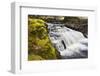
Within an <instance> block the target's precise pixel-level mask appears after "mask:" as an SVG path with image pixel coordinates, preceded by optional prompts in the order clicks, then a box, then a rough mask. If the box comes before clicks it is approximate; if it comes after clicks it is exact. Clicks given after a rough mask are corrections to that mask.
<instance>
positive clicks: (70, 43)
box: [47, 23, 88, 59]
mask: <svg viewBox="0 0 100 76" xmlns="http://www.w3.org/2000/svg"><path fill="white" fill-rule="evenodd" d="M47 25H48V30H49V38H50V40H51V42H52V44H53V46H54V47H55V48H56V49H57V51H58V52H59V53H60V55H61V58H62V59H73V58H87V57H88V38H86V37H84V35H83V34H82V33H81V32H79V31H76V30H73V29H70V28H67V27H66V26H64V24H53V23H47Z"/></svg>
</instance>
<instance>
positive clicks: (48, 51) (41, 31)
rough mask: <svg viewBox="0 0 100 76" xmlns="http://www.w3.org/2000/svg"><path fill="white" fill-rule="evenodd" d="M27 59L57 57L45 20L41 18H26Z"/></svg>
mask: <svg viewBox="0 0 100 76" xmlns="http://www.w3.org/2000/svg"><path fill="white" fill-rule="evenodd" d="M28 21H29V22H28V54H29V56H28V59H29V60H42V59H57V54H56V50H55V48H54V47H53V46H52V44H51V42H50V39H49V37H48V32H47V28H46V26H47V25H46V24H45V21H43V20H42V19H34V18H29V19H28Z"/></svg>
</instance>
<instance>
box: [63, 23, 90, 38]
mask: <svg viewBox="0 0 100 76" xmlns="http://www.w3.org/2000/svg"><path fill="white" fill-rule="evenodd" d="M65 26H66V27H69V28H71V29H73V30H76V31H80V32H82V33H83V35H84V36H85V37H87V36H88V25H87V24H80V25H75V24H67V23H66V24H65Z"/></svg>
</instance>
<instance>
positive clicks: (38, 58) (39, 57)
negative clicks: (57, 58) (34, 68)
mask: <svg viewBox="0 0 100 76" xmlns="http://www.w3.org/2000/svg"><path fill="white" fill-rule="evenodd" d="M28 60H29V61H32V60H44V59H43V58H42V57H41V56H39V55H34V54H32V55H28Z"/></svg>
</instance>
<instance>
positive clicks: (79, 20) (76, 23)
mask: <svg viewBox="0 0 100 76" xmlns="http://www.w3.org/2000/svg"><path fill="white" fill-rule="evenodd" d="M63 22H64V23H65V26H66V27H69V28H71V29H73V30H76V31H80V32H82V33H83V35H84V36H85V37H87V36H88V19H87V18H86V17H85V18H84V17H65V18H64V20H63Z"/></svg>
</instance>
